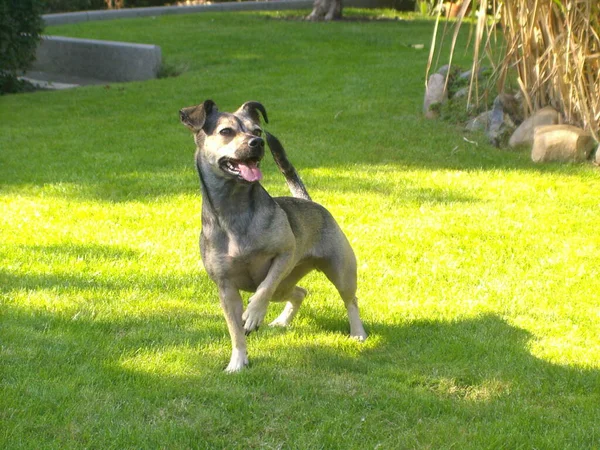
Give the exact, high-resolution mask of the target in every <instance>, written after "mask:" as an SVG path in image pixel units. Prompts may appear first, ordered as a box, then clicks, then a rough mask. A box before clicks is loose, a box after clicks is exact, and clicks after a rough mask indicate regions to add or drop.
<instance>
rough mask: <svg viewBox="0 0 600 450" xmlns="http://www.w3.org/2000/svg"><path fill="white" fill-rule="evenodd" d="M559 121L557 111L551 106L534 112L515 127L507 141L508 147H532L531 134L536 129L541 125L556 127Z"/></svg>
mask: <svg viewBox="0 0 600 450" xmlns="http://www.w3.org/2000/svg"><path fill="white" fill-rule="evenodd" d="M559 121H560V117H559V114H558V111H556V110H555V109H554V108H553V107H552V106H546V107H545V108H542V109H540V110H538V111H536V112H535V113H534V114H533V115H531V116H530V117H528V118H527V119H525V120H524V121H523V122H522V123H521V125H519V126H518V127H517V129H516V130H515V132H514V133H513V134H512V136H511V137H510V139H509V140H508V145H509V146H510V147H512V148H514V147H518V146H520V145H532V144H533V133H534V131H535V129H536V128H537V127H539V126H542V125H556V124H558V123H559Z"/></svg>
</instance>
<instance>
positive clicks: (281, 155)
mask: <svg viewBox="0 0 600 450" xmlns="http://www.w3.org/2000/svg"><path fill="white" fill-rule="evenodd" d="M266 135H267V144H269V149H270V150H271V154H272V155H273V159H274V160H275V164H277V167H279V170H280V171H281V173H282V174H283V176H284V177H285V181H286V182H287V185H288V187H289V188H290V192H291V193H292V195H293V196H294V197H297V198H303V199H305V200H311V198H310V195H308V192H307V191H306V187H305V186H304V183H303V182H302V180H301V179H300V176H299V175H298V172H296V169H295V168H294V166H293V165H292V163H291V162H290V160H289V159H288V158H287V155H286V153H285V150H284V149H283V145H281V142H279V139H277V138H276V137H275V136H273V135H272V134H270V133H266Z"/></svg>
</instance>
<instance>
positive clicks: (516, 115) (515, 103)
mask: <svg viewBox="0 0 600 450" xmlns="http://www.w3.org/2000/svg"><path fill="white" fill-rule="evenodd" d="M498 99H499V101H500V102H501V103H502V108H503V109H504V112H505V113H506V114H508V115H509V116H510V119H511V120H512V121H513V123H516V124H519V123H521V122H523V109H522V108H521V102H520V101H519V100H518V99H517V97H516V96H515V95H512V94H506V93H503V94H500V95H498Z"/></svg>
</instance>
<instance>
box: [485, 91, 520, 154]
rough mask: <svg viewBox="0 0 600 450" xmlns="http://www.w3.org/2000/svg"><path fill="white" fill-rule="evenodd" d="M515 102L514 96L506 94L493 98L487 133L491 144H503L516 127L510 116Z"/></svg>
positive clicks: (497, 145) (498, 145)
mask: <svg viewBox="0 0 600 450" xmlns="http://www.w3.org/2000/svg"><path fill="white" fill-rule="evenodd" d="M515 103H516V100H515V98H514V96H512V95H507V94H500V95H499V96H498V97H496V98H495V100H494V107H493V109H492V111H491V113H490V126H489V128H488V132H487V134H488V138H489V139H490V142H491V143H492V145H494V146H496V147H500V146H502V145H504V144H505V143H506V141H508V138H509V136H510V135H511V134H512V132H513V130H514V129H515V128H516V126H515V124H514V122H513V119H512V118H511V113H513V114H514V110H515Z"/></svg>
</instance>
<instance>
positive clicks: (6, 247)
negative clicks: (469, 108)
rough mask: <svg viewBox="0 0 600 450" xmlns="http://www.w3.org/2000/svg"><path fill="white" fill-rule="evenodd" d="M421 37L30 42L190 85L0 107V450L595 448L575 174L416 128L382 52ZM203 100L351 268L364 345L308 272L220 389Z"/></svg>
mask: <svg viewBox="0 0 600 450" xmlns="http://www.w3.org/2000/svg"><path fill="white" fill-rule="evenodd" d="M361 13H362V12H359V14H361ZM352 14H354V13H353V12H350V11H349V15H352ZM378 14H387V13H379V12H376V13H375V15H378ZM431 29H432V24H431V22H428V21H419V20H398V21H395V20H388V21H365V22H363V21H347V22H339V23H332V24H326V25H319V24H311V23H307V22H304V21H293V20H273V19H266V18H265V17H264V15H260V14H247V13H245V14H229V15H224V14H201V15H185V16H177V17H175V16H171V17H169V16H162V17H157V18H155V19H139V20H138V19H136V20H123V21H115V22H90V23H86V24H78V25H73V26H63V27H57V28H52V29H49V30H48V31H49V32H50V33H56V34H64V35H71V36H79V37H87V38H106V39H113V40H124V41H133V42H149V43H154V44H158V45H161V47H162V49H163V52H164V53H165V55H167V56H168V57H169V58H170V61H173V63H174V64H178V63H180V62H185V63H189V66H188V70H187V71H186V72H185V73H183V74H182V75H181V76H179V77H177V78H165V79H160V80H154V81H149V82H147V83H129V84H121V85H113V86H111V87H110V88H107V87H104V86H97V87H86V88H81V89H77V90H73V91H65V92H51V93H50V92H39V93H35V94H33V95H29V94H28V95H22V96H10V97H6V98H3V100H2V102H1V103H0V114H2V119H3V120H2V121H0V178H1V180H2V183H1V184H0V207H1V208H2V214H0V233H1V236H2V243H1V246H0V370H1V373H2V376H1V378H0V390H1V394H2V395H0V421H2V424H3V426H2V427H0V442H1V444H0V446H2V447H3V448H4V447H6V448H36V449H38V448H90V447H91V448H162V447H168V448H247V447H254V448H270V447H273V448H358V447H360V448H363V447H372V448H378V447H379V448H422V447H429V448H450V447H455V448H456V447H460V448H473V449H475V448H477V449H479V448H489V447H507V448H523V447H525V448H533V447H536V448H548V447H560V448H577V449H580V448H595V447H597V446H598V436H597V434H595V430H596V428H597V423H598V421H599V420H600V417H598V413H599V412H598V408H597V405H598V399H599V398H600V397H599V396H600V392H599V391H598V386H600V381H599V370H600V367H599V363H598V361H600V356H599V355H600V353H599V352H600V349H599V345H600V341H599V337H598V333H597V329H598V324H599V323H600V317H599V315H598V314H599V310H598V305H599V304H600V303H599V302H600V297H599V294H598V292H600V286H599V285H598V280H597V277H596V271H595V267H597V266H598V264H599V262H600V261H599V258H600V257H599V256H598V255H600V252H599V250H600V248H599V247H600V240H599V239H598V238H597V232H596V228H597V225H596V224H597V223H598V220H599V219H600V213H599V212H598V208H597V203H598V202H597V195H596V194H597V189H596V185H597V184H598V180H599V178H600V176H599V174H598V171H597V168H595V167H592V166H587V165H581V166H559V165H547V166H546V165H544V166H537V165H533V164H532V163H530V162H529V157H528V155H527V154H525V153H503V152H499V151H498V150H497V149H494V148H492V147H490V146H488V145H486V144H485V142H480V143H479V144H478V145H477V146H475V145H474V144H470V143H468V142H467V141H465V140H464V139H463V135H462V133H461V130H457V129H455V128H454V127H452V126H449V125H448V124H443V123H435V122H430V121H425V120H423V119H422V118H421V112H420V111H421V102H422V94H423V76H424V75H423V74H424V68H425V65H426V60H425V58H426V55H425V54H424V52H419V51H417V50H415V49H413V48H410V47H408V46H407V45H405V44H406V43H407V42H416V41H419V42H429V39H430V33H431ZM461 39H463V38H461ZM464 42H466V39H464ZM207 98H212V99H213V100H215V101H216V102H217V104H218V105H219V107H220V108H221V109H222V110H232V109H234V108H237V107H238V106H239V104H241V103H242V102H244V101H246V100H257V101H261V102H263V104H264V105H265V106H266V108H267V111H268V113H269V119H270V123H269V125H268V130H269V131H270V132H272V133H273V134H275V135H276V136H278V137H279V138H280V139H281V141H282V143H283V144H284V146H285V147H286V150H287V151H288V154H289V156H290V158H291V160H292V161H293V162H294V164H295V165H296V168H297V169H298V171H299V173H300V175H301V176H302V178H303V180H304V182H305V183H306V185H307V187H308V189H309V192H310V193H311V195H312V197H313V198H314V199H315V200H316V201H318V202H319V203H321V204H323V205H324V206H326V207H327V208H328V209H329V210H330V211H331V212H332V214H333V215H334V216H335V217H336V219H337V220H338V222H339V223H340V225H341V227H342V228H343V230H344V231H345V232H346V234H347V236H348V239H349V240H350V242H351V244H352V246H353V248H354V250H355V252H356V255H357V259H358V268H359V287H358V299H359V305H360V308H361V315H362V317H363V319H364V322H365V327H366V329H367V332H368V333H369V335H370V337H369V339H368V340H367V341H366V342H365V343H364V344H360V343H358V342H356V341H354V340H352V339H351V338H349V337H348V331H349V327H348V322H347V317H346V312H345V308H344V304H343V302H342V300H341V299H340V298H339V295H338V294H337V292H336V291H335V289H334V288H333V287H332V286H331V284H330V283H329V282H328V281H327V280H326V278H325V277H324V276H323V274H320V273H313V274H311V275H309V276H308V277H306V279H304V280H302V282H301V285H302V286H303V287H305V288H306V289H307V290H308V296H307V298H306V300H305V303H304V304H303V306H302V309H301V311H300V313H299V315H298V316H297V318H296V320H295V322H294V323H293V324H292V326H291V327H290V328H289V329H286V330H283V329H278V328H276V329H271V328H269V327H267V326H266V325H265V326H263V327H261V329H260V330H259V331H258V332H257V333H253V334H252V335H250V336H249V338H248V345H249V352H250V359H251V365H250V367H249V369H248V370H247V371H245V372H243V373H240V374H236V375H234V376H228V375H226V374H224V373H223V369H224V368H225V366H226V364H227V361H228V359H229V352H230V342H229V336H228V333H227V327H226V325H225V321H224V319H223V317H222V313H221V311H220V307H219V302H218V296H217V289H216V287H215V285H214V283H212V282H211V281H210V280H209V279H208V277H207V275H206V273H205V271H204V270H203V268H202V265H201V263H200V260H199V250H198V233H199V229H200V221H201V218H200V211H201V199H200V195H199V183H198V179H197V175H196V174H195V168H194V163H193V153H194V145H193V142H192V138H191V136H190V135H189V132H188V131H187V130H186V129H185V128H184V127H182V126H181V125H180V124H179V121H178V115H177V112H178V111H179V109H180V108H181V107H183V106H189V105H192V104H197V103H199V102H200V101H202V100H204V99H207ZM33 112H35V114H34V115H35V118H36V120H33V119H32V114H33ZM471 138H472V137H471ZM469 140H472V139H469ZM261 167H262V169H263V173H264V176H265V177H264V183H263V184H264V185H265V187H266V188H267V189H268V190H269V192H271V193H272V194H273V195H287V194H288V190H287V187H286V186H285V183H284V182H283V179H282V178H281V176H280V174H279V173H278V170H277V169H276V167H275V166H274V164H273V162H272V161H271V160H270V159H269V158H266V159H265V161H264V162H263V164H262V166H261ZM248 297H249V294H247V293H245V294H244V298H245V299H246V300H247V299H248ZM282 307H283V305H281V304H273V305H271V307H270V309H269V312H268V315H267V318H266V320H267V321H270V320H273V319H274V318H275V317H276V316H277V314H278V313H279V312H280V310H281V308H282Z"/></svg>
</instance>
